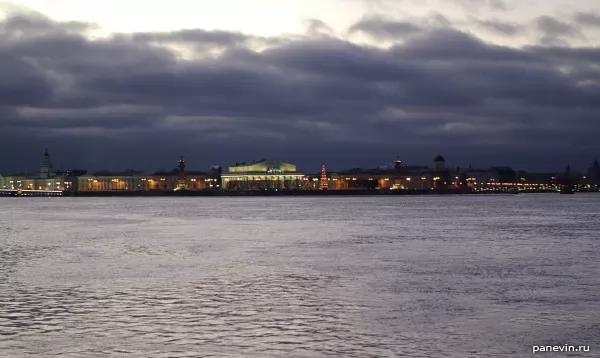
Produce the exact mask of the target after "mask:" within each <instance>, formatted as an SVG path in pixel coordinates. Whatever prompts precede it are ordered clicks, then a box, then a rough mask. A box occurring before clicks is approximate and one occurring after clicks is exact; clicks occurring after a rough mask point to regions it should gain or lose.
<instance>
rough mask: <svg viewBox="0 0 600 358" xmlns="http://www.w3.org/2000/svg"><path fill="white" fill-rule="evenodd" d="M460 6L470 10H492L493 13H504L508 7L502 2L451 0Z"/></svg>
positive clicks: (500, 0) (494, 0)
mask: <svg viewBox="0 0 600 358" xmlns="http://www.w3.org/2000/svg"><path fill="white" fill-rule="evenodd" d="M452 1H454V2H455V3H457V4H459V5H460V6H462V7H464V8H466V9H470V10H471V11H472V10H480V9H482V8H486V9H492V10H495V11H506V10H507V8H508V6H507V4H506V2H505V1H504V0H452Z"/></svg>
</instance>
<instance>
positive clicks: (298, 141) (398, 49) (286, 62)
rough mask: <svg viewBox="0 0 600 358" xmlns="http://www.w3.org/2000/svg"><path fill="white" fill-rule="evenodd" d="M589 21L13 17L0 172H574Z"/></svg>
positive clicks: (1, 31)
mask: <svg viewBox="0 0 600 358" xmlns="http://www.w3.org/2000/svg"><path fill="white" fill-rule="evenodd" d="M490 6H495V7H496V8H497V9H498V10H499V11H501V10H502V8H503V6H504V3H503V2H500V1H491V2H490ZM599 19H600V17H598V16H597V15H596V14H594V13H578V14H575V15H574V16H573V17H572V18H569V19H568V21H567V20H564V19H560V20H559V19H555V18H551V17H547V16H546V17H539V18H537V19H536V20H535V21H533V22H532V23H529V24H518V23H507V22H502V21H499V20H495V19H480V18H474V19H473V20H472V22H471V23H470V25H471V26H472V27H473V28H480V29H482V31H485V30H486V29H487V31H491V32H493V33H494V36H504V37H510V36H515V35H516V34H519V33H523V32H527V31H530V32H534V33H536V34H538V35H539V36H538V39H539V41H537V42H532V43H531V44H530V45H528V46H519V47H517V46H512V47H510V46H501V45H497V44H494V43H492V42H491V40H490V39H489V38H486V37H485V36H484V35H482V34H483V33H481V34H480V33H475V32H471V31H465V30H464V29H460V26H456V24H454V23H453V21H452V20H450V19H447V18H445V17H444V16H442V15H441V14H432V15H430V16H427V17H424V18H412V19H404V20H393V19H390V18H385V17H382V16H366V17H365V18H363V19H362V20H360V21H358V22H357V23H355V24H354V25H353V26H352V27H351V28H349V29H348V31H347V34H346V35H345V36H340V37H336V36H334V35H332V30H331V28H329V27H328V26H327V24H325V23H323V22H322V21H319V20H307V21H306V27H307V33H306V34H305V35H294V36H281V37H269V38H265V37H257V36H253V35H248V34H243V33H237V32H227V31H206V30H202V29H192V30H182V31H174V32H158V33H134V34H115V35H113V36H110V37H107V38H96V39H94V38H93V37H91V36H90V35H89V33H90V31H93V29H94V26H93V25H92V24H86V23H78V22H69V23H59V22H55V21H52V20H50V19H48V18H45V17H43V16H41V15H39V14H23V13H17V14H13V15H11V16H10V17H8V18H6V19H5V20H4V21H2V22H1V23H0V76H1V77H0V78H2V81H1V82H0V149H1V151H0V153H1V154H0V163H1V164H2V166H1V167H0V172H6V171H11V170H31V169H35V168H36V166H37V164H38V163H37V161H38V160H39V159H38V158H40V153H42V152H43V149H44V148H45V147H48V148H49V149H50V150H51V154H53V157H54V160H55V162H56V163H55V164H57V166H58V167H60V166H63V168H65V169H66V168H70V167H76V166H78V167H86V168H90V169H104V168H108V169H123V168H127V167H136V168H141V169H146V170H153V169H158V168H159V167H167V168H169V169H170V167H169V166H174V164H175V160H176V159H177V158H178V156H179V155H185V156H186V157H187V158H188V162H189V163H190V164H191V166H193V167H196V168H203V167H207V166H209V165H211V164H216V163H218V164H222V165H224V166H226V165H229V164H231V163H234V162H239V161H244V160H251V159H256V158H262V157H269V158H274V159H281V160H286V161H290V162H295V163H297V164H298V165H299V166H300V168H301V169H303V170H305V171H318V168H319V165H320V164H323V163H326V164H328V165H329V166H330V167H332V168H339V169H342V168H346V167H352V166H369V165H371V166H375V165H380V164H385V163H386V162H388V161H390V160H391V159H392V158H395V157H396V156H401V157H402V158H403V159H404V160H405V161H406V162H412V163H422V162H428V161H429V160H430V159H431V158H432V157H433V156H435V155H436V154H438V153H442V154H444V155H445V156H446V157H447V159H448V160H449V161H451V162H452V163H456V165H468V164H469V163H473V164H475V165H513V166H516V167H521V168H531V169H547V170H551V169H557V170H558V169H561V168H562V167H564V166H566V164H567V162H570V163H571V164H574V165H575V166H576V167H577V166H579V167H581V168H583V166H585V165H587V164H588V163H589V162H591V161H592V159H593V157H594V156H596V155H600V153H599V152H598V145H597V142H598V138H599V135H600V124H599V122H598V119H599V118H600V117H599V114H600V66H599V63H600V49H599V48H597V47H591V46H590V47H586V46H570V41H575V40H581V39H587V40H589V39H593V36H594V32H593V31H595V30H597V29H600V21H598V20H599ZM589 31H591V32H589ZM360 36H363V37H364V38H367V39H369V42H364V41H359V40H356V38H357V37H360ZM31 161H34V162H31Z"/></svg>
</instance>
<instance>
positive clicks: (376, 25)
mask: <svg viewBox="0 0 600 358" xmlns="http://www.w3.org/2000/svg"><path fill="white" fill-rule="evenodd" d="M420 31H421V27H420V26H418V25H416V24H413V23H410V22H406V21H389V20H385V19H381V18H368V19H363V20H361V21H360V22H358V23H356V24H354V25H353V26H352V27H351V28H350V32H363V33H366V34H368V35H372V36H375V37H379V38H392V39H394V38H403V37H405V36H407V35H411V34H414V33H417V32H420Z"/></svg>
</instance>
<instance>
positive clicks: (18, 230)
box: [0, 194, 600, 358]
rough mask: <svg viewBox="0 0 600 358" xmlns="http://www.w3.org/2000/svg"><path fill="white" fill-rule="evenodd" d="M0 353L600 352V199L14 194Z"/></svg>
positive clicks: (1, 272)
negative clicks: (579, 348)
mask: <svg viewBox="0 0 600 358" xmlns="http://www.w3.org/2000/svg"><path fill="white" fill-rule="evenodd" d="M563 344H572V345H580V344H581V345H589V346H590V351H589V352H587V353H570V354H566V353H561V354H558V353H538V354H536V355H532V346H533V345H563ZM0 356H1V357H11V358H13V357H14V358H17V357H52V356H60V357H208V356H217V357H221V356H229V357H321V356H332V357H456V358H465V357H529V356H543V357H565V356H568V357H571V356H572V357H599V356H600V195H599V194H576V195H563V196H561V195H557V194H521V195H506V196H502V195H496V196H483V195H482V196H476V195H471V196H415V197H314V198H311V197H286V198H283V197H258V198H2V199H0Z"/></svg>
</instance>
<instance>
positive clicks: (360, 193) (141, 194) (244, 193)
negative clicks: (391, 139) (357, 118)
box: [0, 189, 599, 198]
mask: <svg viewBox="0 0 600 358" xmlns="http://www.w3.org/2000/svg"><path fill="white" fill-rule="evenodd" d="M593 192H596V193H597V192H599V191H598V190H589V191H578V192H576V193H593ZM529 193H553V194H560V193H559V192H558V191H556V190H522V191H518V192H517V191H506V190H489V191H465V190H459V189H448V190H393V191H380V190H279V191H274V190H264V191H260V190H256V191H211V190H202V191H159V190H156V191H116V190H113V191H88V192H75V193H74V192H63V193H62V194H58V195H44V194H43V193H40V194H41V195H36V196H33V195H29V196H28V195H16V193H15V195H0V197H25V198H27V197H31V198H34V197H47V196H57V197H69V198H72V197H74V198H91V197H200V196H201V197H256V196H277V197H281V196H416V195H515V194H529Z"/></svg>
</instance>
